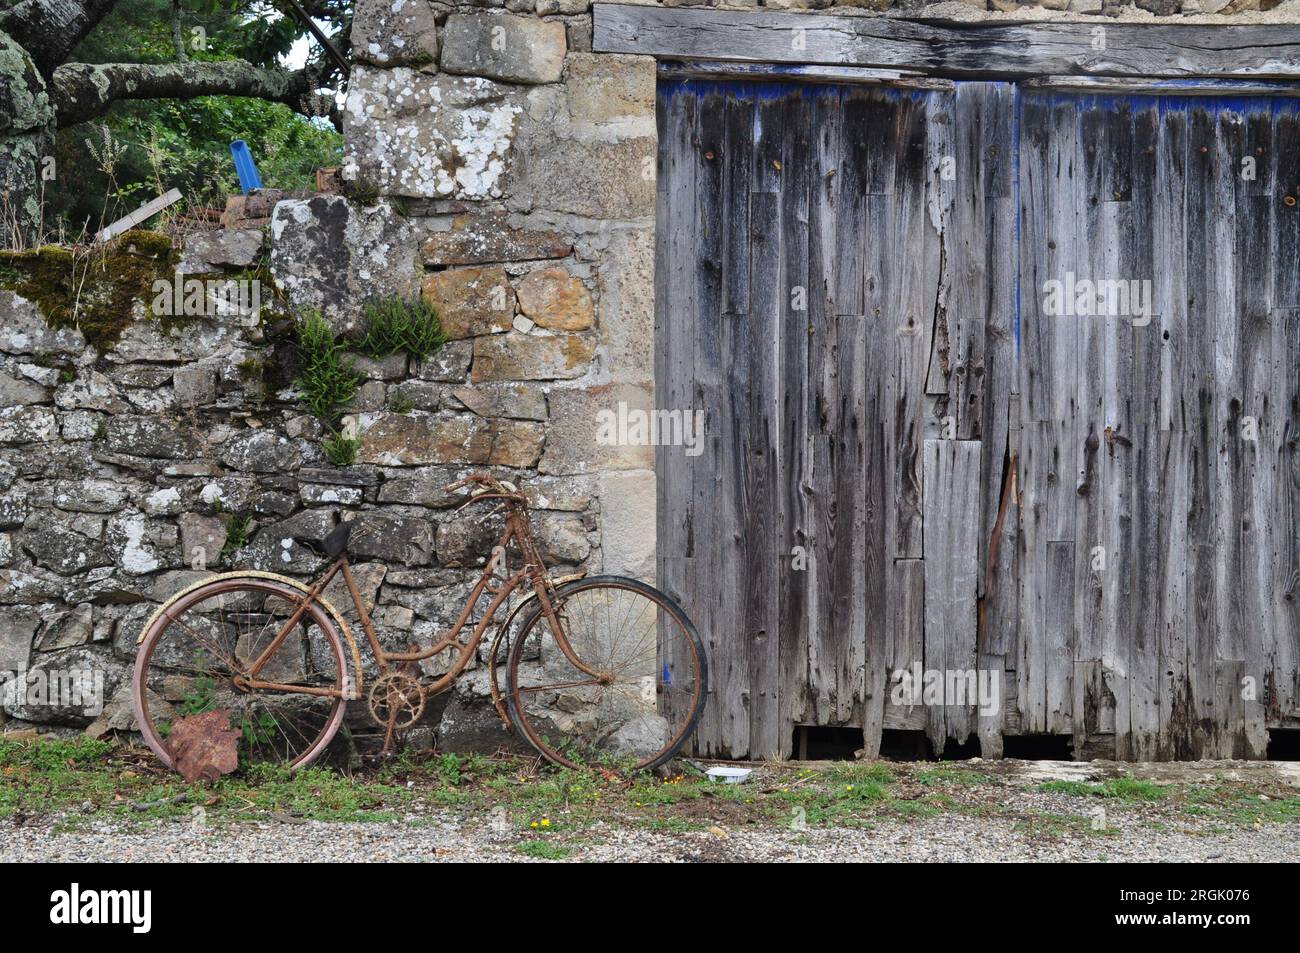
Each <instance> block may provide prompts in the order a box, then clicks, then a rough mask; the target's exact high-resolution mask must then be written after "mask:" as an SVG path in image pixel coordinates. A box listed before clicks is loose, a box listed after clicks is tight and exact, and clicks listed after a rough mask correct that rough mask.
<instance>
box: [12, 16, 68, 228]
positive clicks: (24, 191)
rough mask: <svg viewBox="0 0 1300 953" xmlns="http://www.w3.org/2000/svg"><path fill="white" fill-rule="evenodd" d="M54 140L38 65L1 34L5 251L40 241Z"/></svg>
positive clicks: (52, 115)
mask: <svg viewBox="0 0 1300 953" xmlns="http://www.w3.org/2000/svg"><path fill="white" fill-rule="evenodd" d="M53 141H54V109H53V107H52V105H51V104H50V99H49V96H48V95H47V94H46V88H45V80H43V79H42V78H41V74H40V72H39V71H38V70H37V68H36V64H35V63H34V62H33V61H32V58H31V57H30V56H29V55H28V54H27V52H26V50H24V49H23V48H22V47H21V46H19V45H18V44H17V43H15V42H14V41H13V39H12V38H11V37H10V36H9V35H8V34H7V33H0V248H25V247H29V246H31V245H33V244H35V243H37V242H38V241H39V240H40V236H39V234H38V233H39V231H40V227H41V198H42V174H45V175H46V176H53V174H54V173H55V171H56V170H55V169H54V166H53V159H52V158H51V159H49V160H47V159H46V157H47V156H49V155H50V153H51V151H52V146H53Z"/></svg>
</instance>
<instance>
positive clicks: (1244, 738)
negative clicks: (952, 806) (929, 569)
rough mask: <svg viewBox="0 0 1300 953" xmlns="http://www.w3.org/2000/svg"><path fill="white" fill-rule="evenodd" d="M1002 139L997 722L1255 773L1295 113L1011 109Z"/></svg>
mask: <svg viewBox="0 0 1300 953" xmlns="http://www.w3.org/2000/svg"><path fill="white" fill-rule="evenodd" d="M1019 130H1020V172H1021V193H1022V199H1021V206H1022V209H1023V219H1022V223H1021V240H1020V261H1021V297H1020V300H1021V315H1022V329H1023V335H1022V337H1023V350H1022V353H1021V359H1020V393H1021V398H1022V401H1021V406H1022V419H1023V430H1022V432H1021V434H1020V445H1021V448H1022V449H1021V462H1022V472H1023V487H1024V499H1023V504H1024V505H1023V508H1022V530H1023V535H1024V539H1023V546H1024V550H1025V558H1024V559H1022V562H1021V585H1022V589H1023V597H1024V598H1023V603H1022V609H1023V616H1022V626H1021V630H1020V634H1021V639H1022V658H1021V663H1020V669H1021V677H1020V679H1019V683H1020V686H1021V687H1022V690H1023V691H1022V695H1021V697H1020V708H1021V711H1022V722H1021V725H1020V728H1021V730H1023V731H1027V732H1028V731H1036V732H1042V731H1047V732H1070V731H1073V733H1074V735H1075V743H1076V747H1079V748H1082V749H1083V750H1087V749H1088V748H1089V747H1091V746H1092V745H1094V744H1097V743H1098V742H1100V744H1099V745H1098V747H1097V749H1096V750H1098V751H1100V752H1101V753H1105V754H1109V753H1110V751H1111V750H1113V751H1114V753H1115V754H1116V755H1118V756H1119V757H1120V758H1125V759H1127V758H1132V759H1154V758H1165V759H1168V758H1198V757H1203V758H1214V757H1254V758H1259V757H1264V756H1265V748H1266V745H1267V741H1268V736H1267V728H1268V726H1269V725H1273V726H1283V725H1287V724H1294V720H1295V718H1296V715H1297V714H1300V712H1297V707H1298V706H1297V699H1296V664H1297V657H1298V655H1297V652H1298V649H1300V457H1298V455H1297V440H1298V439H1300V399H1298V398H1297V393H1298V387H1297V364H1298V362H1300V311H1297V310H1296V309H1297V306H1300V272H1298V271H1297V267H1296V265H1297V260H1298V258H1297V252H1298V251H1300V209H1297V207H1296V205H1297V203H1296V195H1297V194H1298V193H1300V117H1298V115H1297V101H1296V100H1295V99H1287V98H1265V97H1254V98H1241V97H1229V96H1205V95H1177V94H1175V95H1163V96H1153V95H1139V96H1115V95H1106V96H1084V95H1078V94H1064V93H1059V92H1055V93H1054V92H1050V91H1025V92H1024V93H1023V94H1022V96H1021V106H1020V117H1019ZM1052 281H1057V282H1060V283H1061V285H1059V286H1052V287H1050V288H1048V287H1046V286H1047V285H1048V283H1049V282H1052ZM1085 282H1088V283H1090V284H1085ZM1102 282H1105V283H1106V284H1105V286H1104V287H1103V286H1102V284H1101V283H1102ZM1056 291H1059V292H1060V294H1059V295H1056V296H1055V297H1053V294H1052V292H1056ZM1089 294H1091V295H1092V296H1094V298H1095V300H1096V302H1097V304H1096V306H1089V305H1088V297H1089ZM1080 302H1082V303H1083V304H1084V307H1082V308H1081V307H1079V306H1078V305H1079V304H1080ZM1103 302H1104V304H1103ZM1062 600H1067V602H1068V604H1064V605H1063V604H1062Z"/></svg>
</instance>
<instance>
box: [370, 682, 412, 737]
mask: <svg viewBox="0 0 1300 953" xmlns="http://www.w3.org/2000/svg"><path fill="white" fill-rule="evenodd" d="M369 701H370V717H371V718H373V719H374V720H375V724H377V725H380V726H381V727H383V728H387V727H388V726H389V719H392V727H393V729H394V730H395V731H401V730H403V729H405V728H409V727H411V726H412V725H413V724H415V723H416V722H417V721H419V720H420V716H421V715H423V714H424V703H425V697H424V689H423V688H422V687H421V686H420V682H419V680H418V679H417V678H416V677H415V676H414V675H408V674H407V673H406V672H389V673H387V674H386V675H381V676H379V677H378V678H377V679H375V681H374V682H373V683H372V684H371V686H370V699H369Z"/></svg>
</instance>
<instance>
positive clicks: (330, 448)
mask: <svg viewBox="0 0 1300 953" xmlns="http://www.w3.org/2000/svg"><path fill="white" fill-rule="evenodd" d="M320 447H321V449H322V450H324V451H325V459H326V460H328V461H329V462H330V463H332V464H334V466H336V467H350V466H352V464H354V463H356V462H357V454H358V453H359V452H360V451H361V438H360V437H348V436H346V435H344V434H341V433H332V434H330V435H329V436H328V437H326V438H325V439H324V440H322V441H321V443H320Z"/></svg>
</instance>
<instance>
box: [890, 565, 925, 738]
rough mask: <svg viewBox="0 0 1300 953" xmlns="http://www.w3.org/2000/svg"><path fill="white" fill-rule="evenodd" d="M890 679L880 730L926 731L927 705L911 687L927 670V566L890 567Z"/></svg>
mask: <svg viewBox="0 0 1300 953" xmlns="http://www.w3.org/2000/svg"><path fill="white" fill-rule="evenodd" d="M889 607H890V611H889V641H888V643H887V646H886V658H887V659H888V667H889V679H888V681H887V694H886V698H885V705H884V717H883V718H882V720H881V726H882V727H884V728H892V729H899V730H904V731H917V730H923V729H924V728H925V726H926V709H925V705H924V704H922V703H921V701H920V699H917V698H916V697H915V696H914V695H913V693H912V691H911V690H910V688H911V686H912V685H914V684H915V681H916V674H917V673H919V672H924V670H925V562H924V560H921V559H896V560H894V561H893V562H892V563H891V564H890V567H889Z"/></svg>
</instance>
